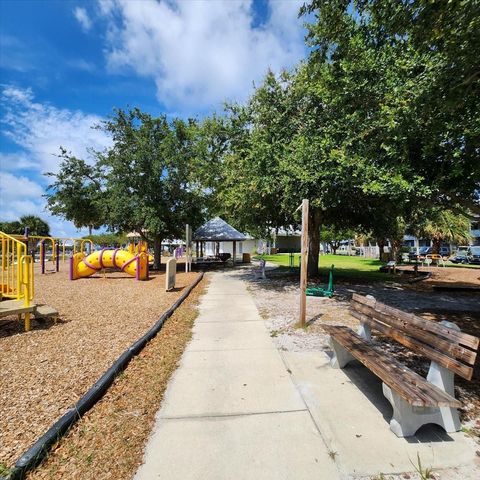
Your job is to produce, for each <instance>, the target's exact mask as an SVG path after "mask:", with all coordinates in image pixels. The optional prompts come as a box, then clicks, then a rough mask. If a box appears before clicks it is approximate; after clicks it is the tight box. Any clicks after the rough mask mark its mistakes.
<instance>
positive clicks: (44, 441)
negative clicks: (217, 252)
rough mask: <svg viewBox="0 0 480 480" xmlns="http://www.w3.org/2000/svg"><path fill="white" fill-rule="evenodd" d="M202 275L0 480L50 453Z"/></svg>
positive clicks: (15, 476)
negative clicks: (54, 445) (53, 446)
mask: <svg viewBox="0 0 480 480" xmlns="http://www.w3.org/2000/svg"><path fill="white" fill-rule="evenodd" d="M203 276H204V272H200V274H199V275H198V277H197V278H196V279H195V281H194V282H193V283H192V284H191V285H190V286H189V287H188V288H187V290H186V291H185V292H184V293H182V295H181V296H180V298H178V300H177V301H176V302H175V303H174V304H173V305H172V306H171V307H170V308H169V309H168V310H167V311H166V312H164V313H163V314H162V316H161V317H160V318H159V319H158V320H157V322H156V323H155V324H154V325H153V327H152V328H151V329H150V330H148V332H147V333H146V334H145V335H143V336H142V337H140V338H139V339H138V340H137V341H136V342H134V343H133V344H132V345H131V346H130V347H129V348H128V349H127V350H125V352H123V353H122V354H121V355H120V356H119V357H118V358H117V360H115V362H113V364H112V366H111V367H110V368H109V369H108V370H107V371H106V372H105V373H104V374H103V375H102V376H101V377H100V378H99V379H98V380H97V382H96V383H95V384H94V385H93V386H92V387H91V388H90V390H88V392H87V393H86V394H85V395H84V396H83V397H82V398H81V399H80V400H79V401H78V402H77V403H76V404H75V405H74V406H73V407H72V408H69V409H68V410H67V411H66V413H65V414H63V415H62V416H61V417H60V418H59V419H58V420H57V421H56V422H55V423H54V424H53V425H52V426H51V427H50V428H49V429H48V430H47V431H46V433H44V434H43V435H42V436H41V437H40V438H39V439H38V440H37V441H36V442H35V443H34V444H33V445H32V446H31V447H30V448H29V449H28V450H27V451H26V452H25V453H24V454H23V455H22V456H21V457H20V458H19V459H18V460H17V461H16V463H15V466H14V467H13V468H12V469H11V471H10V473H9V475H8V477H6V478H5V477H0V480H22V479H23V478H25V474H26V472H27V471H28V470H31V469H32V468H34V467H36V466H37V465H38V464H40V463H41V461H42V460H43V459H44V458H45V456H46V455H47V454H48V452H49V451H50V448H51V447H52V445H53V444H54V443H56V442H57V441H58V440H59V439H60V438H62V437H63V436H64V435H65V434H66V433H67V432H68V430H69V429H70V427H72V426H73V425H74V424H75V423H76V422H77V421H78V420H79V419H80V418H82V416H83V415H85V413H86V412H87V411H88V410H90V409H91V408H92V407H93V406H94V405H95V404H96V403H97V402H98V401H99V400H100V399H101V398H102V397H103V396H104V395H105V393H106V392H107V390H108V389H109V387H110V385H111V384H112V383H113V381H114V380H115V378H116V377H117V375H118V374H119V373H121V372H122V371H123V370H125V368H126V367H127V365H128V364H129V362H130V360H131V359H132V358H133V357H134V356H136V355H138V354H139V353H140V352H141V351H142V350H143V348H144V347H145V346H146V345H147V343H148V342H149V341H150V340H152V339H153V338H154V337H155V336H156V335H157V333H158V332H159V331H160V330H161V329H162V327H163V325H164V323H165V321H166V320H167V319H168V318H169V317H171V316H172V314H173V313H174V312H175V310H176V309H177V308H178V307H179V306H180V305H181V304H182V303H183V301H184V300H185V299H186V298H187V297H188V296H189V295H190V293H191V291H192V290H193V289H194V288H195V287H196V286H197V285H198V284H199V283H200V281H201V280H202V278H203Z"/></svg>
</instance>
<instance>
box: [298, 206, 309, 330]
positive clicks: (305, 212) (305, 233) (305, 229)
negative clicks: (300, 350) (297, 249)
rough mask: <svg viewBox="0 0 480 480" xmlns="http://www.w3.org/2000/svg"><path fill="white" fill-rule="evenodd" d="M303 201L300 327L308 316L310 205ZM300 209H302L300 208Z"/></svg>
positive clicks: (303, 325)
mask: <svg viewBox="0 0 480 480" xmlns="http://www.w3.org/2000/svg"><path fill="white" fill-rule="evenodd" d="M308 204H309V202H308V200H306V199H303V201H302V253H301V255H302V257H301V263H300V322H299V323H300V326H301V327H305V324H306V315H307V266H308V206H309V205H308ZM299 208H300V207H299Z"/></svg>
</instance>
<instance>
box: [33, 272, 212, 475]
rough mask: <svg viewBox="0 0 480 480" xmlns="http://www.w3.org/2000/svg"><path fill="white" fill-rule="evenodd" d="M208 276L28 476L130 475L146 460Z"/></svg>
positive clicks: (189, 335)
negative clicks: (157, 415)
mask: <svg viewBox="0 0 480 480" xmlns="http://www.w3.org/2000/svg"><path fill="white" fill-rule="evenodd" d="M205 286H206V280H205V278H204V280H202V282H200V284H199V285H198V286H197V287H196V288H195V289H194V290H193V291H192V293H191V294H190V295H189V297H188V298H187V299H186V300H185V302H184V303H183V304H182V305H181V306H180V307H179V308H178V309H177V310H176V312H175V313H174V314H173V315H172V316H171V317H170V318H169V319H168V320H167V321H166V323H165V325H164V326H163V328H162V330H161V331H160V332H159V333H158V335H157V336H156V337H155V338H154V339H153V340H152V341H151V342H150V343H149V344H148V345H147V346H146V347H145V349H144V350H142V352H141V353H140V354H139V355H138V356H137V357H135V358H133V360H132V361H131V362H130V364H129V365H128V367H127V369H126V370H125V371H124V372H123V373H122V374H120V375H119V376H118V377H117V379H116V380H115V382H114V383H113V385H112V386H111V387H110V389H109V390H108V392H107V394H106V395H105V396H104V397H103V398H102V399H101V400H100V401H99V402H98V403H97V404H96V405H95V406H94V408H93V409H92V410H90V411H89V412H87V414H86V415H85V416H84V417H83V418H82V419H81V420H80V421H79V422H77V423H76V424H75V425H74V426H73V427H72V429H71V430H70V432H69V433H68V434H67V436H66V437H64V438H63V439H62V440H61V441H60V442H58V443H57V445H56V446H55V447H54V448H53V449H52V451H51V452H50V454H49V456H48V458H47V459H46V460H45V461H44V462H43V463H42V464H41V465H40V466H39V467H37V469H35V470H33V471H32V472H30V473H29V474H28V475H27V480H47V479H49V480H50V479H51V480H53V479H69V480H70V479H72V480H75V479H79V480H80V479H82V480H89V479H92V480H93V479H95V480H103V479H115V480H120V479H128V478H131V477H132V476H133V475H134V474H135V472H136V470H137V468H138V467H139V466H140V464H141V463H142V459H143V450H144V446H145V443H146V440H147V439H148V436H149V435H150V432H151V430H152V428H153V425H154V421H155V413H156V412H157V410H158V408H159V406H160V403H161V400H162V398H163V395H164V392H165V390H166V387H167V383H168V380H169V378H170V376H171V375H172V373H173V372H174V371H175V369H176V368H177V365H178V362H179V360H180V358H181V356H182V353H183V350H184V348H185V346H186V344H187V343H188V341H189V340H190V338H191V329H192V325H193V322H194V320H195V318H196V316H197V308H196V305H197V303H198V298H199V297H200V296H201V295H202V293H203V291H204V289H205Z"/></svg>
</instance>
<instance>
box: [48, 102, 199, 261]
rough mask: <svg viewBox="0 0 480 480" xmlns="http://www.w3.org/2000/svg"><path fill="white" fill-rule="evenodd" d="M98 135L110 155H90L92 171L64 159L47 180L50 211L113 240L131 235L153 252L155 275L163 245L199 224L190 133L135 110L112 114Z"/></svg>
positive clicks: (187, 125)
mask: <svg viewBox="0 0 480 480" xmlns="http://www.w3.org/2000/svg"><path fill="white" fill-rule="evenodd" d="M97 128H101V129H103V130H104V131H106V132H107V133H109V134H110V135H111V137H112V140H113V145H112V147H111V148H109V149H107V150H106V151H104V152H94V157H95V161H94V163H93V164H92V165H88V164H87V163H86V162H85V161H83V160H79V159H77V158H75V157H73V156H69V155H64V161H63V162H62V164H61V168H60V171H59V173H58V174H55V175H52V174H50V176H53V177H54V178H55V182H54V183H53V184H52V185H51V186H50V187H49V188H50V189H51V190H52V193H51V195H50V197H49V207H50V209H51V211H52V212H54V213H55V212H59V213H60V214H62V215H65V217H66V216H67V215H69V216H70V218H71V219H73V220H74V221H77V222H81V221H82V222H83V221H84V220H85V219H89V220H92V219H93V218H95V219H98V222H99V223H100V224H103V225H106V226H107V227H108V228H109V229H110V230H111V231H114V232H125V233H126V232H129V231H136V232H138V233H139V234H140V235H141V236H142V238H143V239H144V240H146V241H147V242H149V243H150V244H151V245H153V247H154V257H155V267H156V268H158V267H159V265H160V261H161V256H160V253H161V252H160V248H161V242H162V240H164V239H167V238H182V237H183V235H184V231H185V224H186V223H189V224H190V225H192V227H193V228H196V227H197V226H199V225H200V224H201V223H202V220H203V214H204V196H203V193H202V188H201V185H200V184H199V181H198V180H197V179H198V177H199V175H198V174H197V172H196V162H195V145H196V136H197V134H198V129H197V126H196V124H195V122H193V121H187V122H186V121H183V120H180V119H174V120H172V121H171V122H168V121H167V119H166V117H165V116H164V115H162V116H160V117H152V116H151V115H149V114H147V113H144V112H141V111H140V110H139V109H137V108H135V109H132V110H129V111H124V110H121V109H118V110H115V112H114V114H113V115H112V117H111V118H110V119H109V120H107V121H105V122H103V123H102V124H101V125H99V126H97ZM79 200H85V202H84V203H81V202H80V203H78V202H79ZM77 207H78V208H77ZM89 209H91V211H90V210H89ZM78 210H79V211H78ZM66 218H67V217H66Z"/></svg>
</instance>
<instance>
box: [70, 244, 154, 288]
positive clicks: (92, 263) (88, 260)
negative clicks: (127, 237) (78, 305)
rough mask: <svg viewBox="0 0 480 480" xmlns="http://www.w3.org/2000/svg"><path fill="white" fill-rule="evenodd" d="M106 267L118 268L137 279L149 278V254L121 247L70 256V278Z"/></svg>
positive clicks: (83, 275) (85, 275)
mask: <svg viewBox="0 0 480 480" xmlns="http://www.w3.org/2000/svg"><path fill="white" fill-rule="evenodd" d="M104 268H118V269H119V270H121V271H122V272H125V273H128V274H129V275H132V277H135V278H136V279H137V280H146V279H147V278H148V255H147V254H146V253H140V254H138V255H134V254H132V253H129V252H127V251H125V250H121V249H119V248H117V249H115V250H97V251H96V252H93V253H91V254H90V255H88V256H85V254H84V253H81V252H80V253H76V254H75V255H73V256H72V257H71V258H70V280H77V278H82V277H89V276H90V275H93V274H94V273H95V272H98V271H100V270H102V269H104Z"/></svg>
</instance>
